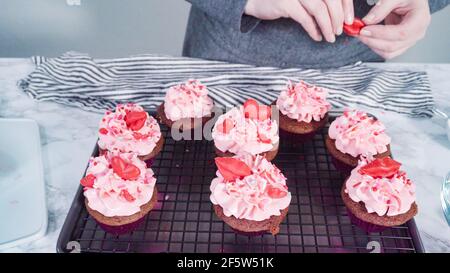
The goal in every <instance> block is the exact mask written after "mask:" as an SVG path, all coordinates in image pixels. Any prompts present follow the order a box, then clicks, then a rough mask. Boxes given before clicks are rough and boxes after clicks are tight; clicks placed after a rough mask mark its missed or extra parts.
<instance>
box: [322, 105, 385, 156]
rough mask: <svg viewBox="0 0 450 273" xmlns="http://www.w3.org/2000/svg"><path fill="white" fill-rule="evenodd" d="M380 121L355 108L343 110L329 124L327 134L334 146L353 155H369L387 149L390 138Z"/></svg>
mask: <svg viewBox="0 0 450 273" xmlns="http://www.w3.org/2000/svg"><path fill="white" fill-rule="evenodd" d="M385 129H386V128H385V127H384V125H383V123H381V121H379V120H376V119H375V118H373V117H369V116H368V115H367V113H365V112H363V111H357V110H345V111H344V114H343V115H342V116H340V117H338V118H336V119H335V120H334V121H333V122H332V123H331V125H330V128H329V130H328V135H329V136H330V138H331V139H334V140H335V145H336V148H337V149H338V150H339V151H341V152H342V153H346V154H350V155H352V156H353V157H358V156H360V155H363V156H371V155H376V154H380V153H384V152H386V151H387V145H388V144H389V143H390V142H391V138H390V137H389V136H388V135H387V134H386V132H385Z"/></svg>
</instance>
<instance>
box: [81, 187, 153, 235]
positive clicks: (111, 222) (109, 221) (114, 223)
mask: <svg viewBox="0 0 450 273" xmlns="http://www.w3.org/2000/svg"><path fill="white" fill-rule="evenodd" d="M157 201H158V190H157V189H156V186H155V187H154V190H153V195H152V198H150V201H148V202H147V203H145V204H143V205H142V206H141V210H140V211H138V212H136V213H135V214H132V215H129V216H113V217H108V216H105V215H103V214H101V213H100V212H98V211H96V210H93V209H91V208H90V207H89V201H88V200H87V199H85V200H84V204H85V206H86V210H87V212H88V213H89V215H90V216H91V217H92V218H94V219H95V220H96V221H97V222H99V223H100V224H104V225H107V226H111V227H120V226H123V225H127V224H131V223H134V222H137V221H139V220H140V219H142V218H143V217H144V216H145V215H147V213H149V212H150V211H151V210H152V209H153V207H154V206H155V204H156V202H157Z"/></svg>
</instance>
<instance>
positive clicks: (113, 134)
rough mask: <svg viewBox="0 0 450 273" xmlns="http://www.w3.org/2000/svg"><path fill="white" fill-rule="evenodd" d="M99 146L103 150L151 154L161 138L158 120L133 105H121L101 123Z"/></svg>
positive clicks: (107, 114) (105, 116) (104, 117)
mask: <svg viewBox="0 0 450 273" xmlns="http://www.w3.org/2000/svg"><path fill="white" fill-rule="evenodd" d="M98 132H99V140H98V145H99V147H100V148H101V149H103V150H108V151H118V152H125V153H128V152H133V153H137V154H138V155H147V154H150V153H151V152H152V151H153V149H154V148H155V147H156V143H157V142H158V141H159V140H160V138H161V131H160V128H159V125H158V123H157V122H156V120H155V119H154V118H153V117H152V116H150V115H149V114H148V113H147V112H145V111H144V109H143V108H142V107H141V106H139V105H137V104H133V103H127V104H119V105H117V106H116V109H115V111H114V112H112V111H107V112H106V113H105V115H104V116H103V118H102V120H101V121H100V129H99V131H98Z"/></svg>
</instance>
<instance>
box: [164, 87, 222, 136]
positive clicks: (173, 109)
mask: <svg viewBox="0 0 450 273" xmlns="http://www.w3.org/2000/svg"><path fill="white" fill-rule="evenodd" d="M213 106H214V103H213V100H212V99H211V98H210V97H209V96H208V89H207V88H206V86H205V85H203V84H201V83H200V82H199V81H197V80H192V79H191V80H188V81H187V82H186V83H182V84H179V85H176V86H172V87H170V88H169V90H168V91H167V93H166V96H165V98H164V102H163V103H162V104H161V105H160V106H159V107H158V109H157V112H158V118H159V120H160V122H161V123H164V124H165V125H167V126H168V127H172V126H174V124H178V125H177V126H179V127H178V128H179V129H181V130H182V131H187V130H191V129H194V128H197V127H201V126H202V125H204V124H205V123H206V122H207V121H208V120H210V119H211V118H212V117H213V114H212V109H213Z"/></svg>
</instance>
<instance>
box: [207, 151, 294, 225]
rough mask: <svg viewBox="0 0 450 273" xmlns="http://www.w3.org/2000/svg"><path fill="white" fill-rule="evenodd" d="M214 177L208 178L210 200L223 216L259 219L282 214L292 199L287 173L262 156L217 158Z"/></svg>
mask: <svg viewBox="0 0 450 273" xmlns="http://www.w3.org/2000/svg"><path fill="white" fill-rule="evenodd" d="M216 165H217V167H218V169H219V170H218V171H217V173H216V174H217V177H216V178H214V179H213V180H212V182H211V186H210V190H211V196H210V199H211V202H212V203H213V204H214V205H219V206H220V207H222V209H223V212H224V214H225V216H228V217H229V216H234V217H236V218H237V219H247V220H253V221H262V220H265V219H268V218H270V217H271V216H273V215H275V216H278V215H281V210H283V209H285V208H287V207H288V206H289V204H290V202H291V193H290V192H289V191H288V189H287V186H286V177H284V175H283V174H282V173H281V171H280V170H279V169H278V168H277V167H276V166H275V165H273V164H272V163H270V162H269V161H267V160H266V159H265V158H264V157H262V156H259V155H258V156H252V155H241V156H235V157H218V158H216Z"/></svg>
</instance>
